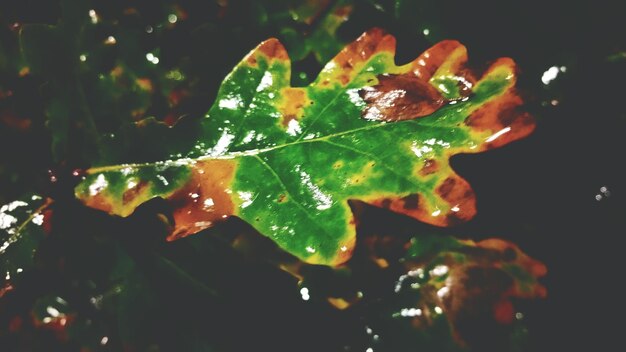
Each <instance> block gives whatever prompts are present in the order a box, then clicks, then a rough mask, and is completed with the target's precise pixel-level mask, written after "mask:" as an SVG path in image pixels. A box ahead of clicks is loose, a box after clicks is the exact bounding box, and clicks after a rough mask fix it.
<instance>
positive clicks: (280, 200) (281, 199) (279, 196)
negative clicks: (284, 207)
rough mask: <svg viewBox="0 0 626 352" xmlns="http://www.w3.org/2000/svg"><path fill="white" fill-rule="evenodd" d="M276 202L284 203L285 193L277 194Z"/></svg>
mask: <svg viewBox="0 0 626 352" xmlns="http://www.w3.org/2000/svg"><path fill="white" fill-rule="evenodd" d="M276 201H277V202H278V203H285V202H286V201H287V195H286V194H279V195H278V199H277V200H276Z"/></svg>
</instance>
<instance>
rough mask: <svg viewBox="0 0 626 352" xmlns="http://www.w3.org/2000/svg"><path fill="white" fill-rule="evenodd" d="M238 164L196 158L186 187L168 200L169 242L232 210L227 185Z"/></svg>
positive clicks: (231, 161)
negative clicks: (169, 212) (170, 224)
mask: <svg viewBox="0 0 626 352" xmlns="http://www.w3.org/2000/svg"><path fill="white" fill-rule="evenodd" d="M236 167H237V164H236V162H235V161H233V160H203V161H198V162H196V164H195V165H194V167H193V169H192V175H191V178H190V180H189V182H188V183H187V185H186V186H185V187H183V188H182V189H180V190H179V191H177V192H176V193H174V194H173V195H172V196H171V197H169V198H168V199H167V200H168V201H169V203H170V204H171V205H172V208H173V209H174V211H173V214H172V215H173V217H174V222H175V226H174V230H173V231H172V234H171V235H170V236H169V237H168V238H167V239H168V241H172V240H174V239H177V238H181V237H185V236H188V235H191V234H194V233H197V232H199V231H201V230H203V229H206V228H208V227H211V226H212V225H213V224H214V223H215V222H218V221H222V220H224V219H225V218H227V217H228V216H230V215H233V214H234V213H235V205H234V203H233V200H232V198H231V194H230V193H229V192H230V187H231V184H232V181H233V177H234V174H235V170H236Z"/></svg>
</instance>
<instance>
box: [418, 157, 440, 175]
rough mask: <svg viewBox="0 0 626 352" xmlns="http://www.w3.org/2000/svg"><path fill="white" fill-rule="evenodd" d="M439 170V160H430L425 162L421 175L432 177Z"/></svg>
mask: <svg viewBox="0 0 626 352" xmlns="http://www.w3.org/2000/svg"><path fill="white" fill-rule="evenodd" d="M437 170H439V165H437V160H434V159H428V160H425V161H424V166H422V169H421V170H420V172H419V173H420V175H422V176H428V175H432V174H434V173H435V172H437Z"/></svg>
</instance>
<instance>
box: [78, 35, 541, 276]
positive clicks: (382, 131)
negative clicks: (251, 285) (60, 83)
mask: <svg viewBox="0 0 626 352" xmlns="http://www.w3.org/2000/svg"><path fill="white" fill-rule="evenodd" d="M394 54H395V39H394V38H393V37H392V36H391V35H387V34H384V33H383V32H382V31H381V30H379V29H373V30H370V31H368V32H367V33H365V34H363V35H362V36H361V37H359V38H358V39H357V40H356V41H355V42H353V43H352V44H350V45H348V46H347V47H346V48H345V49H343V50H342V51H341V52H340V53H339V54H338V55H337V56H336V57H335V58H334V59H332V60H331V61H330V62H329V63H328V64H327V65H326V66H325V67H324V68H323V69H322V71H321V73H320V74H319V76H318V77H317V79H316V80H315V81H314V82H313V83H312V84H311V85H309V86H307V87H291V86H290V84H289V82H290V62H289V58H288V55H287V52H286V51H285V49H284V48H283V46H282V45H281V44H280V43H279V42H278V41H277V40H275V39H270V40H267V41H265V42H263V43H262V44H260V45H259V46H258V47H257V48H255V49H254V50H253V51H252V52H251V53H250V54H248V55H247V56H246V57H245V58H244V59H243V60H242V62H241V63H239V64H238V65H237V66H236V67H235V68H234V70H233V71H232V72H231V73H230V74H229V75H228V76H227V77H226V78H225V80H224V82H223V83H222V86H221V88H220V90H219V92H218V96H217V99H216V101H215V104H214V105H213V107H212V108H211V109H210V110H209V112H208V114H207V116H206V118H205V119H203V120H202V121H201V124H200V127H199V129H198V135H199V138H198V139H196V140H194V141H193V143H194V145H193V147H192V148H190V150H187V151H186V153H176V154H173V155H170V158H168V159H166V160H163V161H160V162H155V163H145V164H124V165H115V166H105V167H98V168H92V169H90V170H88V171H87V176H86V178H85V179H84V180H83V181H82V182H81V183H80V184H79V185H78V186H77V187H76V189H75V193H76V196H77V198H78V199H80V200H81V201H82V202H84V203H85V204H86V205H88V206H90V207H93V208H97V209H100V210H103V211H106V212H109V213H111V214H115V215H119V216H128V215H130V214H131V213H132V212H133V211H134V210H135V209H136V208H137V207H138V206H139V205H140V204H142V203H144V202H146V201H148V200H150V199H152V198H155V197H161V198H163V199H165V200H166V201H167V202H168V204H169V205H170V206H171V208H172V211H173V219H174V221H175V225H174V229H173V233H172V234H171V235H170V237H169V239H170V240H173V239H176V238H179V237H183V236H187V235H190V234H194V233H197V232H199V231H201V230H202V229H205V228H208V227H211V226H212V225H213V224H214V223H215V222H217V221H220V220H222V219H225V218H227V217H229V216H238V217H240V218H242V219H244V220H245V221H247V222H248V223H250V224H251V225H252V226H254V227H255V228H256V229H257V230H258V231H259V232H261V233H262V234H264V235H265V236H268V237H270V238H271V239H273V240H274V241H275V242H276V243H278V245H279V246H281V247H282V248H283V249H285V250H287V251H288V252H290V253H292V254H294V255H296V256H298V257H299V258H301V259H303V260H305V261H307V262H310V263H320V264H330V265H336V264H339V263H342V262H344V261H346V260H347V259H348V258H349V257H350V254H351V252H352V250H353V247H354V243H355V224H354V223H355V221H354V219H353V214H352V212H351V209H350V205H349V203H348V201H350V200H361V201H365V202H367V203H370V204H373V205H376V206H379V207H384V208H389V209H391V210H392V211H395V212H399V213H403V214H406V215H408V216H411V217H414V218H416V219H419V220H421V221H424V222H427V223H430V224H434V225H438V226H448V225H452V224H454V223H457V222H460V221H466V220H468V219H470V218H472V217H473V216H474V214H475V212H476V209H475V198H474V194H473V192H472V190H471V188H470V186H469V185H468V183H467V182H466V181H465V180H464V179H462V178H461V177H460V176H458V175H457V174H456V173H455V172H454V171H453V170H452V168H451V167H450V164H449V161H448V158H449V157H451V156H452V155H455V154H459V153H476V152H480V151H484V150H487V149H489V148H493V147H499V146H502V145H504V144H507V143H508V142H510V141H513V140H516V139H519V138H521V137H524V136H526V135H528V134H529V133H530V132H531V131H532V129H533V127H534V124H533V121H532V118H531V117H530V116H528V115H527V114H525V113H523V112H519V111H518V107H519V106H520V105H521V103H522V101H521V99H520V98H519V97H518V95H517V94H516V92H515V89H514V86H515V80H516V79H515V65H514V63H513V61H512V60H510V59H507V58H502V59H498V60H496V61H495V62H494V63H493V64H492V65H491V66H490V67H489V69H487V71H486V72H485V73H484V74H483V75H482V77H481V78H480V79H475V78H474V76H473V75H472V74H471V73H470V72H469V71H468V70H467V69H465V67H464V63H465V62H466V60H467V52H466V49H465V47H463V46H462V45H461V44H460V43H458V42H456V41H444V42H441V43H439V44H437V45H435V46H434V47H432V48H430V49H429V50H427V51H426V52H424V53H423V54H422V55H420V56H419V57H418V58H416V59H415V60H414V61H412V62H410V63H408V64H405V65H401V66H397V65H396V64H395V62H394ZM175 142H176V141H169V140H163V141H162V143H163V144H166V145H167V144H169V143H172V144H174V143H175Z"/></svg>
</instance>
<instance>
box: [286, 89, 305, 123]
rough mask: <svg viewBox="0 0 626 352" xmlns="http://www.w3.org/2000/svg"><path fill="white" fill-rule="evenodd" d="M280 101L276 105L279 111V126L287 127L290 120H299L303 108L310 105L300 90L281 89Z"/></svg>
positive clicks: (302, 113) (303, 91)
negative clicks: (280, 116)
mask: <svg viewBox="0 0 626 352" xmlns="http://www.w3.org/2000/svg"><path fill="white" fill-rule="evenodd" d="M281 93H282V94H281V95H282V99H281V102H280V104H279V105H278V111H280V113H281V115H282V118H281V121H280V123H281V125H282V126H283V127H287V126H288V125H289V123H290V122H291V121H292V120H296V121H297V120H300V119H301V118H302V116H303V115H304V107H305V106H307V105H310V100H309V98H308V97H307V95H306V91H305V90H304V89H302V88H291V87H287V88H283V89H282V91H281Z"/></svg>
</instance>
